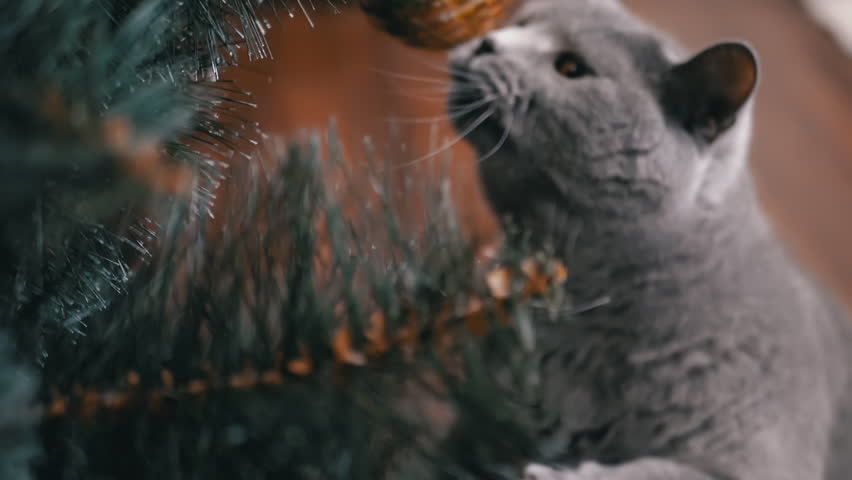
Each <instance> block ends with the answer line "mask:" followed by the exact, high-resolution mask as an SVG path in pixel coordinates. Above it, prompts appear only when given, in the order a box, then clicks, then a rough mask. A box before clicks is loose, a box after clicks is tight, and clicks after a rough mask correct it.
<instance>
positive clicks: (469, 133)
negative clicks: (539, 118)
mask: <svg viewBox="0 0 852 480" xmlns="http://www.w3.org/2000/svg"><path fill="white" fill-rule="evenodd" d="M487 112H488V107H483V108H481V109H476V111H473V112H471V113H469V114H466V115H462V116H457V117H455V118H453V120H452V124H453V127H454V128H455V130H456V133H458V135H462V136H463V140H464V141H466V142H467V143H469V144H470V145H471V146H473V147H474V149H475V150H476V151H477V154H478V155H479V156H483V155H488V156H493V155H495V154H496V153H498V152H497V151H496V150H500V151H502V150H506V149H509V148H510V146H511V143H512V142H511V140H512V139H511V138H510V137H509V135H508V132H507V131H506V127H505V126H504V125H503V123H502V122H501V121H500V119H499V118H498V116H497V114H496V113H494V114H491V115H488V116H487V117H484V115H486V113H487Z"/></svg>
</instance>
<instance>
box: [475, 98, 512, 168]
mask: <svg viewBox="0 0 852 480" xmlns="http://www.w3.org/2000/svg"><path fill="white" fill-rule="evenodd" d="M518 98H521V96H520V95H518V94H517V93H513V94H511V95H510V97H509V98H508V99H507V103H508V104H509V108H508V109H506V112H507V115H508V117H507V120H506V122H504V123H505V125H504V127H503V133H502V135H501V136H500V139H499V140H497V143H496V144H495V145H494V147H493V148H492V149H491V150H489V151H488V152H487V153H485V155H482V156H480V157H479V159H478V160H477V162H480V163H481V162H484V161H486V160H488V159H489V158H491V157H493V156H494V155H495V154H496V153H497V152H498V151H500V149H501V148H503V145H505V144H506V141H507V140H508V139H509V134H510V133H511V132H512V125H513V124H514V122H515V112H514V108H513V107H514V104H515V102H516V101H517V100H518Z"/></svg>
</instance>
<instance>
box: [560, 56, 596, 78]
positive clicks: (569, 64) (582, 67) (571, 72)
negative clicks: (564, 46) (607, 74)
mask: <svg viewBox="0 0 852 480" xmlns="http://www.w3.org/2000/svg"><path fill="white" fill-rule="evenodd" d="M553 66H554V68H556V71H557V72H559V74H560V75H562V76H563V77H566V78H580V77H585V76H586V75H589V74H590V73H592V72H591V70H590V69H589V67H588V66H586V64H585V62H583V59H582V58H580V57H579V56H577V55H576V54H574V53H571V52H565V53H560V54H559V56H558V57H556V62H555V63H554V64H553Z"/></svg>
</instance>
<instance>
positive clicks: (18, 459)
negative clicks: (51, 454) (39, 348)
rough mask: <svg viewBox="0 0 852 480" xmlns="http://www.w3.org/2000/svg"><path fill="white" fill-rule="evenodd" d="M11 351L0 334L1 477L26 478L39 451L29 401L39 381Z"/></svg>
mask: <svg viewBox="0 0 852 480" xmlns="http://www.w3.org/2000/svg"><path fill="white" fill-rule="evenodd" d="M13 351H14V348H12V345H11V342H10V341H9V339H8V337H7V336H6V335H0V478H3V479H8V480H27V479H30V478H32V476H31V475H30V464H31V463H32V460H33V459H34V458H35V457H36V456H37V455H38V453H39V447H38V443H37V440H36V436H35V428H34V426H35V423H36V420H37V416H36V411H35V409H34V408H33V404H32V402H33V398H34V396H35V392H36V389H37V387H38V382H37V379H36V376H35V375H34V374H33V373H32V372H31V370H30V369H29V368H22V367H21V366H20V365H18V364H17V362H15V361H14V360H13Z"/></svg>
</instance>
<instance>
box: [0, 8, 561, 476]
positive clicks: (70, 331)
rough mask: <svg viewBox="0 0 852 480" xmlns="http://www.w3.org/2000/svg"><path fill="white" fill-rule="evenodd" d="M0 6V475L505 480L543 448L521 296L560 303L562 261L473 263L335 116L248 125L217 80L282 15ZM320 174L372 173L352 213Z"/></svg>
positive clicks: (440, 205)
mask: <svg viewBox="0 0 852 480" xmlns="http://www.w3.org/2000/svg"><path fill="white" fill-rule="evenodd" d="M394 1H395V0H392V1H388V2H384V3H383V2H380V1H378V0H376V1H372V2H370V3H369V4H367V5H365V10H366V11H367V12H369V13H370V14H372V15H374V16H375V17H376V18H378V19H380V20H381V22H384V23H381V22H380V23H379V25H384V27H383V28H386V29H387V30H388V31H391V32H393V33H396V34H400V35H402V34H405V33H406V32H411V31H412V30H410V27H409V29H406V28H403V27H404V26H403V25H401V22H402V21H403V20H401V19H404V18H405V15H406V12H407V13H408V15H409V17H411V18H414V19H415V20H417V19H418V18H419V19H425V20H423V21H420V22H419V23H418V22H416V21H415V22H414V23H413V24H412V25H419V27H418V28H420V29H429V28H433V26H434V24H436V22H437V27H440V28H439V29H438V30H434V29H433V30H430V31H431V32H433V34H434V32H435V31H437V32H439V34H440V35H439V37H440V38H443V39H445V40H446V39H448V38H450V36H451V34H453V33H452V32H456V33H455V34H456V35H461V34H458V32H459V31H461V32H463V34H464V35H470V34H472V33H475V32H477V31H481V29H483V28H489V27H490V26H491V23H489V22H491V20H489V21H484V20H483V19H482V18H479V17H477V16H476V15H475V14H473V13H470V12H482V10H475V11H474V10H464V9H461V10H458V11H457V12H458V14H457V15H455V16H454V17H453V16H451V17H446V16H428V15H427V13H428V12H427V11H426V10H424V8H426V7H424V5H425V4H424V5H417V4H415V3H416V2H414V3H412V2H413V0H407V1H408V2H409V3H412V4H411V5H409V4H405V2H403V1H402V0H399V2H400V3H399V4H395V3H394ZM469 3H470V2H469ZM473 3H484V4H485V5H486V6H488V5H490V6H491V7H492V8H496V9H497V10H498V11H502V9H501V8H498V7H499V4H498V3H495V2H473ZM461 4H464V2H461ZM0 5H2V9H0V11H2V14H3V15H2V17H0V57H2V59H3V65H4V68H3V69H2V71H0V85H2V87H3V88H2V90H0V111H2V112H3V115H2V116H0V152H2V153H0V169H2V175H0V196H2V198H0V200H2V201H0V209H2V215H3V218H4V223H3V230H2V233H0V288H1V289H0V299H2V304H0V306H2V317H0V318H2V324H0V442H2V446H3V448H2V449H0V474H2V478H4V479H15V480H17V479H30V478H39V479H51V480H53V479H112V478H152V479H153V478H158V479H159V478H165V479H178V478H180V479H183V478H199V479H200V478H204V479H215V478H228V479H234V478H247V479H248V478H251V479H255V478H264V479H265V478H341V479H342V478H346V479H374V478H441V477H445V478H468V477H470V478H493V477H498V476H500V475H506V476H507V477H508V478H512V477H513V476H517V475H518V468H519V467H520V466H522V464H523V462H525V461H527V460H529V459H533V458H534V457H535V445H534V443H533V442H532V441H530V438H529V433H528V431H527V429H526V428H525V421H524V417H525V416H524V408H523V406H524V404H525V402H527V401H528V400H529V399H530V398H532V397H531V396H532V395H534V391H535V377H534V375H530V374H529V373H530V370H529V363H530V362H531V358H532V356H531V352H532V351H533V350H534V340H533V338H534V334H533V329H534V325H533V321H532V317H533V315H532V313H531V312H532V311H533V310H534V309H536V308H538V307H540V306H541V304H542V302H546V303H547V304H548V305H551V306H554V307H555V308H563V307H562V302H563V300H562V299H561V298H559V295H558V293H559V289H557V288H553V287H554V285H555V284H556V283H558V282H561V281H562V280H563V279H564V276H565V271H564V269H563V268H562V267H561V266H560V265H558V264H556V263H554V262H551V261H548V260H547V258H545V257H543V256H541V255H533V252H524V251H506V252H503V253H502V254H501V256H500V257H499V258H498V259H496V260H492V261H480V260H478V259H477V255H476V252H475V249H474V248H473V247H472V246H471V245H469V244H468V243H467V242H466V240H465V237H464V235H463V234H462V233H461V231H460V228H459V226H458V221H457V220H456V219H455V218H454V216H453V212H452V205H451V202H449V201H448V195H447V192H446V189H437V190H436V191H429V190H428V189H425V190H423V189H420V188H419V187H417V186H412V183H411V182H408V183H406V182H403V185H395V183H394V181H393V179H392V178H390V176H388V175H382V172H383V171H384V170H383V169H382V168H381V167H380V166H381V165H382V164H384V163H386V162H387V161H389V160H391V159H388V158H383V157H384V154H382V153H381V152H380V151H378V150H379V149H375V150H376V151H373V150H370V149H369V145H368V146H367V147H365V148H367V149H368V152H369V153H370V155H371V159H372V163H373V164H375V165H376V166H377V168H375V169H373V170H371V171H370V172H368V173H366V174H365V173H364V172H363V171H357V172H356V171H352V170H351V169H349V168H348V167H347V163H346V162H345V161H344V159H343V158H342V157H343V156H342V153H341V149H340V147H339V145H338V142H337V140H336V138H335V135H334V131H333V129H330V130H329V131H327V132H316V133H315V134H314V135H307V136H305V137H303V138H297V139H290V140H288V141H285V140H283V139H279V138H273V137H270V136H268V135H266V134H265V133H264V132H263V128H262V125H256V124H253V123H252V122H250V121H248V120H246V115H245V111H246V109H250V108H251V105H252V98H251V95H250V92H244V91H242V90H241V89H240V88H239V86H237V85H234V84H233V83H231V82H227V81H224V80H222V79H221V77H220V75H221V72H223V71H225V70H226V69H228V68H231V67H232V66H233V65H234V64H236V63H237V62H238V61H243V60H245V59H246V58H247V59H248V60H251V59H253V58H263V57H265V56H267V55H268V54H269V47H268V45H267V44H266V42H265V39H264V34H265V31H266V29H267V28H269V27H270V26H273V27H274V24H275V22H276V20H275V19H276V18H277V17H278V16H279V13H281V12H294V11H295V12H296V13H298V7H299V4H296V5H289V4H287V3H285V2H271V3H270V2H263V0H184V1H180V2H176V1H167V0H27V1H25V2H22V1H19V0H2V1H0ZM412 5H413V6H412ZM495 5H497V6H496V7H495ZM341 8H343V6H341ZM412 9H413V10H412ZM400 12H402V13H400ZM489 12H490V13H488V15H487V18H489V19H493V18H495V17H493V15H495V13H494V11H489ZM424 15H426V16H424ZM285 16H286V15H285ZM447 18H451V19H452V21H453V22H457V23H455V24H454V25H457V26H459V25H461V26H463V27H464V28H463V29H462V30H458V29H456V30H453V29H450V27H449V25H450V24H448V23H447V20H446V19H447ZM317 28H322V25H321V23H319V24H318V25H317ZM441 29H444V30H441ZM418 32H421V30H418ZM428 38H431V37H428V36H423V35H421V34H420V33H418V34H417V35H414V36H410V38H409V40H410V41H411V42H413V43H419V44H421V45H425V46H428V45H430V43H429V41H428ZM412 39H413V40H412ZM422 39H427V40H422ZM431 45H432V46H444V45H443V44H437V45H436V44H434V42H433V43H432V44H431ZM341 48H345V47H341ZM226 166H228V168H225V167H226ZM329 170H334V171H335V172H337V173H340V174H341V175H342V177H343V178H351V177H353V176H357V175H366V176H368V177H369V178H367V181H365V182H363V184H364V185H368V186H370V188H369V189H368V190H365V191H360V192H357V193H358V194H359V195H362V197H360V198H362V201H359V202H356V204H357V207H358V208H355V209H353V208H348V207H347V205H342V204H341V202H340V201H339V195H338V193H339V192H338V191H337V190H336V189H335V188H334V187H333V186H329V184H328V182H327V181H326V180H325V179H326V178H327V177H328V175H326V174H325V172H328V171H329ZM406 185H407V187H406ZM406 188H407V189H406ZM400 189H402V190H404V195H402V197H404V198H408V199H411V198H415V197H416V198H418V199H419V200H418V201H422V202H424V204H425V205H426V208H427V212H428V222H427V224H426V226H425V227H424V228H421V229H412V228H408V226H407V225H406V222H404V221H403V219H402V218H401V215H400V214H399V211H400V209H399V198H400V196H399V195H398V194H397V193H398V192H399V191H400ZM216 202H222V203H224V204H225V205H227V209H220V210H219V211H224V212H226V213H225V214H224V216H222V215H220V216H218V217H215V218H214V216H213V215H212V214H211V212H212V210H211V209H212V206H213V205H214V204H215V203H216ZM364 232H370V234H369V235H368V236H367V235H365V233H364Z"/></svg>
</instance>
